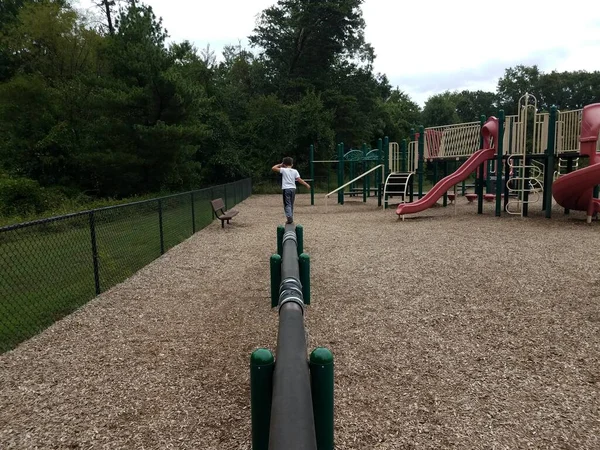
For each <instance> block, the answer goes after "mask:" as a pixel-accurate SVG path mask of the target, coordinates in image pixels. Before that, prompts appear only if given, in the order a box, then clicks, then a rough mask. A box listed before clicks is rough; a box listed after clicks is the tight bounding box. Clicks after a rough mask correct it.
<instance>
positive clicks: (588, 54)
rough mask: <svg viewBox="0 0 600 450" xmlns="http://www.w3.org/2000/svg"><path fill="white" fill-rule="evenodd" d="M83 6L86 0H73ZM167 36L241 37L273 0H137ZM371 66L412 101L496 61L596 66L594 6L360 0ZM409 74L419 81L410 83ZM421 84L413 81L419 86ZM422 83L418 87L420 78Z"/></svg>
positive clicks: (488, 86)
mask: <svg viewBox="0 0 600 450" xmlns="http://www.w3.org/2000/svg"><path fill="white" fill-rule="evenodd" d="M79 3H80V5H81V6H82V7H89V6H90V4H91V2H90V0H79ZM144 3H146V4H149V5H151V6H152V7H153V9H154V12H155V14H156V15H157V16H161V17H162V18H163V24H164V26H165V28H167V30H168V31H169V34H170V36H171V39H172V40H174V41H182V40H186V39H187V40H189V41H191V42H192V43H194V44H195V45H196V47H198V48H204V47H206V45H207V44H210V45H211V47H212V48H214V49H215V50H216V51H218V52H220V50H221V49H222V48H223V46H224V45H226V44H237V42H238V41H239V40H241V41H242V45H247V39H246V38H247V36H248V35H250V34H251V33H252V30H253V29H254V26H255V22H256V17H257V15H258V14H260V12H261V11H262V10H263V9H265V8H267V7H269V6H271V5H272V4H274V3H276V1H275V0H220V1H215V2H213V1H210V2H209V1H206V0H205V1H193V2H192V1H190V0H145V1H144ZM362 9H363V14H364V18H365V22H366V30H365V34H366V39H367V41H368V42H370V43H371V44H372V45H373V46H374V48H375V52H376V54H377V59H376V61H375V70H376V71H378V72H382V73H385V74H386V75H387V76H388V78H389V79H390V81H391V83H392V84H394V85H399V87H400V88H401V89H403V90H405V91H406V92H408V93H409V94H410V95H411V96H412V97H413V99H415V100H416V101H417V102H418V103H420V104H423V103H424V101H425V100H426V98H427V97H428V96H429V95H431V94H434V93H436V92H440V91H443V90H446V89H450V90H453V89H485V90H492V91H493V90H495V87H496V83H497V80H498V78H499V77H500V76H502V75H503V73H504V68H506V67H509V66H514V65H517V64H521V63H523V64H538V65H539V66H540V68H541V69H542V70H544V71H551V70H560V71H562V70H600V58H597V55H598V54H599V53H600V39H599V37H598V36H599V35H600V8H598V5H597V2H596V1H594V0H570V1H569V2H567V3H561V4H555V5H553V4H552V3H551V2H548V1H541V0H504V1H503V2H483V1H481V0H454V1H451V2H450V1H442V0H421V1H419V2H401V1H392V0H365V1H364V3H363V7H362ZM415 80H417V81H420V83H415ZM419 85H421V86H419ZM425 85H427V86H429V87H427V88H426V87H423V86H425Z"/></svg>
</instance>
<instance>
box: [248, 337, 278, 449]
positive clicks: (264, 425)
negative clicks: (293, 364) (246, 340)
mask: <svg viewBox="0 0 600 450" xmlns="http://www.w3.org/2000/svg"><path fill="white" fill-rule="evenodd" d="M274 368H275V358H273V353H271V351H270V350H268V349H266V348H259V349H256V350H254V351H253V352H252V355H250V416H251V420H252V450H268V449H269V428H270V425H271V401H272V397H273V369H274Z"/></svg>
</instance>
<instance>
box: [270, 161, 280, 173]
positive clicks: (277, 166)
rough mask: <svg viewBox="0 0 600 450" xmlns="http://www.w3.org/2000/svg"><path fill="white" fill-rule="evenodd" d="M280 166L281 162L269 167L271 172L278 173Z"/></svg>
mask: <svg viewBox="0 0 600 450" xmlns="http://www.w3.org/2000/svg"><path fill="white" fill-rule="evenodd" d="M282 167H283V163H280V164H275V165H274V166H273V167H271V170H272V171H273V172H277V173H279V172H280V170H279V169H281V168H282Z"/></svg>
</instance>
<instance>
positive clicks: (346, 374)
mask: <svg viewBox="0 0 600 450" xmlns="http://www.w3.org/2000/svg"><path fill="white" fill-rule="evenodd" d="M317 205H318V206H314V207H311V206H309V197H308V196H307V195H299V196H298V197H297V208H296V214H295V219H296V221H297V223H301V224H302V225H303V226H304V230H305V251H306V252H308V253H310V255H311V264H312V266H311V272H312V304H311V306H309V307H308V310H307V315H306V327H307V330H308V333H309V346H308V347H309V348H308V349H307V351H311V350H312V349H313V348H314V347H317V346H326V347H329V348H330V349H331V350H332V352H333V354H334V358H335V427H336V428H335V441H336V448H337V449H442V448H443V449H446V448H461V449H492V448H493V449H517V448H518V449H521V448H537V449H542V448H556V449H597V448H600V410H599V409H600V408H599V406H598V405H599V400H600V399H599V390H600V370H599V369H600V364H599V360H600V345H599V344H600V333H599V331H600V281H598V274H599V273H600V271H599V269H600V264H599V263H598V258H597V245H598V243H600V224H599V223H597V222H595V223H592V224H591V225H587V224H585V216H584V213H580V212H572V213H571V214H570V215H568V216H565V215H564V214H563V213H562V211H561V210H560V209H557V208H556V209H555V211H554V215H555V218H553V219H551V220H548V219H544V218H543V216H542V214H541V212H540V211H539V207H538V208H537V209H536V207H535V206H532V208H531V209H532V212H531V217H529V218H520V217H510V216H503V217H501V218H496V217H494V216H493V210H492V208H493V205H490V204H485V211H484V212H485V214H484V215H481V216H479V215H477V214H476V205H475V204H468V203H467V202H466V200H465V199H464V198H459V200H458V206H457V208H456V209H455V208H454V207H453V206H450V207H448V208H442V207H436V208H432V209H430V210H427V211H425V212H423V213H419V214H416V215H414V216H407V217H406V220H405V221H399V220H397V216H396V215H395V213H394V210H393V209H391V210H388V211H385V212H384V211H382V210H380V209H379V210H378V209H377V207H376V204H374V203H373V202H372V201H370V202H368V203H367V204H363V203H361V202H359V201H356V200H352V201H348V202H347V204H345V205H344V206H341V205H335V204H334V200H333V199H332V200H330V202H329V207H328V210H327V213H325V207H324V199H323V196H322V195H321V196H318V197H317ZM236 208H237V209H239V210H240V214H239V215H238V216H236V218H235V219H234V220H232V224H231V225H230V226H226V228H225V229H221V227H220V224H219V223H213V224H211V225H210V226H209V227H207V228H205V229H204V230H202V231H200V232H198V233H196V235H194V236H193V237H191V238H190V239H188V240H187V241H185V242H183V243H182V244H181V245H179V246H177V247H175V248H174V249H172V250H171V251H169V252H168V253H167V254H165V255H163V257H161V258H159V259H158V260H156V261H155V262H153V263H152V264H150V265H149V266H147V267H146V268H144V269H143V270H141V271H140V272H138V273H137V274H136V275H135V276H133V277H131V278H130V279H128V280H127V281H125V282H124V283H122V284H120V285H118V286H116V287H114V288H113V289H111V290H110V291H108V292H106V293H104V294H102V295H101V296H99V297H98V298H96V299H95V300H93V301H92V302H90V303H89V304H87V305H86V306H85V307H83V308H82V309H81V310H79V311H78V312H76V313H74V314H72V315H71V316H69V317H67V318H65V319H63V320H61V321H60V322H57V323H56V324H55V325H53V326H52V327H50V328H49V329H47V330H46V331H45V332H43V333H41V334H40V335H38V336H36V337H34V338H32V339H31V340H29V341H27V342H25V343H23V344H21V345H20V346H19V347H17V348H16V349H15V350H13V351H11V352H8V353H6V354H3V355H0V385H1V386H2V387H1V389H0V443H1V445H0V446H1V448H3V449H37V448H39V449H105V448H106V449H121V448H123V449H142V448H144V449H170V448H173V449H244V450H246V449H249V448H250V408H249V397H250V394H249V356H250V353H251V352H252V350H253V349H254V348H256V347H268V348H271V349H273V350H274V351H275V350H276V348H275V347H276V342H277V326H278V322H277V313H276V312H275V311H274V310H273V311H272V310H270V299H269V256H270V255H271V254H272V253H274V252H275V250H276V238H275V236H276V232H275V230H276V226H277V224H279V223H281V222H282V220H283V208H282V205H281V198H280V196H253V197H251V198H250V199H248V200H246V201H245V202H243V203H242V204H241V205H238V207H236Z"/></svg>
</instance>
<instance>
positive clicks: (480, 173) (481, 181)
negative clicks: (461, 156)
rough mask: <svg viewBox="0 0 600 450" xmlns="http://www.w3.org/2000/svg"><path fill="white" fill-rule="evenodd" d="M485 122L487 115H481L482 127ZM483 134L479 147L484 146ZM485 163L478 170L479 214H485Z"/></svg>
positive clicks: (476, 187) (476, 185)
mask: <svg viewBox="0 0 600 450" xmlns="http://www.w3.org/2000/svg"><path fill="white" fill-rule="evenodd" d="M484 123H485V116H484V115H483V114H482V115H481V116H479V125H480V129H481V127H483V124H484ZM483 144H484V143H483V136H482V135H481V133H479V148H483ZM484 168H485V163H483V164H481V165H480V166H479V168H478V170H477V172H476V180H475V191H476V192H477V214H483V185H484V183H485V171H484Z"/></svg>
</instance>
